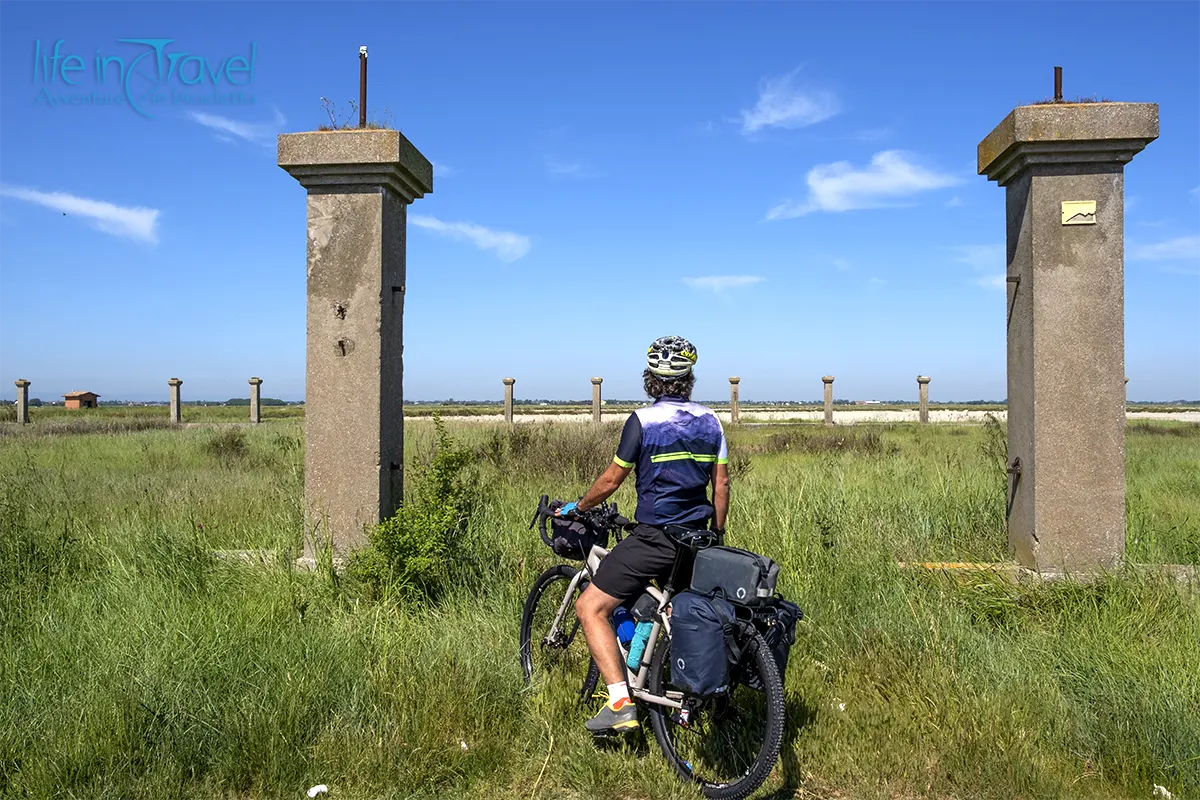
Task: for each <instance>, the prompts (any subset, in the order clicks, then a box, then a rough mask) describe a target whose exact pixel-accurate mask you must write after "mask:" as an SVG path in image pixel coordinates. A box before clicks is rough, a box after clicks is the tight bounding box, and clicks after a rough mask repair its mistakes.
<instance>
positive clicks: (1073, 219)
mask: <svg viewBox="0 0 1200 800" xmlns="http://www.w3.org/2000/svg"><path fill="white" fill-rule="evenodd" d="M1062 224H1063V225H1095V224H1096V201H1095V200H1064V201H1063V204H1062Z"/></svg>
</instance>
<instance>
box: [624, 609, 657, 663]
mask: <svg viewBox="0 0 1200 800" xmlns="http://www.w3.org/2000/svg"><path fill="white" fill-rule="evenodd" d="M653 627H654V623H653V622H650V621H649V620H643V621H642V622H639V623H638V624H637V630H635V631H634V633H633V642H632V643H630V645H629V658H627V659H625V665H626V666H627V667H629V668H630V669H631V670H633V671H634V672H635V673H636V672H637V670H638V669H639V668H640V667H641V664H642V654H643V653H645V652H646V643H647V642H649V641H650V630H651V629H652V628H653Z"/></svg>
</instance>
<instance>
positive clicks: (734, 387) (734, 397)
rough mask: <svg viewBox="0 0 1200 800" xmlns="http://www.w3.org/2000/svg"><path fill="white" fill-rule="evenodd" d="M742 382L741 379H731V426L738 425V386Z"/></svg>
mask: <svg viewBox="0 0 1200 800" xmlns="http://www.w3.org/2000/svg"><path fill="white" fill-rule="evenodd" d="M741 382H742V379H741V378H738V377H736V376H735V377H732V378H730V379H729V424H730V425H737V424H738V411H739V410H738V384H739V383H741Z"/></svg>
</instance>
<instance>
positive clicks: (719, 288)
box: [683, 275, 766, 294]
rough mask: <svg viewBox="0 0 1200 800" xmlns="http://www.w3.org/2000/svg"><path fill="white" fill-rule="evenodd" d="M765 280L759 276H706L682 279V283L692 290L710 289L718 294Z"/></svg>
mask: <svg viewBox="0 0 1200 800" xmlns="http://www.w3.org/2000/svg"><path fill="white" fill-rule="evenodd" d="M765 280H766V278H764V277H762V276H761V275H706V276H704V277H702V278H684V279H683V282H684V283H686V284H687V285H688V286H690V287H692V288H693V289H710V290H712V291H713V292H715V293H717V294H720V293H721V292H724V291H726V290H728V289H737V288H740V287H742V286H753V285H754V284H756V283H762V282H763V281H765Z"/></svg>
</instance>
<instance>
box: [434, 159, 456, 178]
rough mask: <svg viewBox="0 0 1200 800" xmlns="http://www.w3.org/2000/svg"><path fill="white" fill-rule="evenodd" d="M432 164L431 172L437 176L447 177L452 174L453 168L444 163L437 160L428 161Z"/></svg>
mask: <svg viewBox="0 0 1200 800" xmlns="http://www.w3.org/2000/svg"><path fill="white" fill-rule="evenodd" d="M430 163H431V164H433V174H434V176H435V177H438V178H449V177H450V176H451V175H453V174H454V168H453V167H450V166H447V165H446V164H439V163H438V162H437V161H432V162H430Z"/></svg>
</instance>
